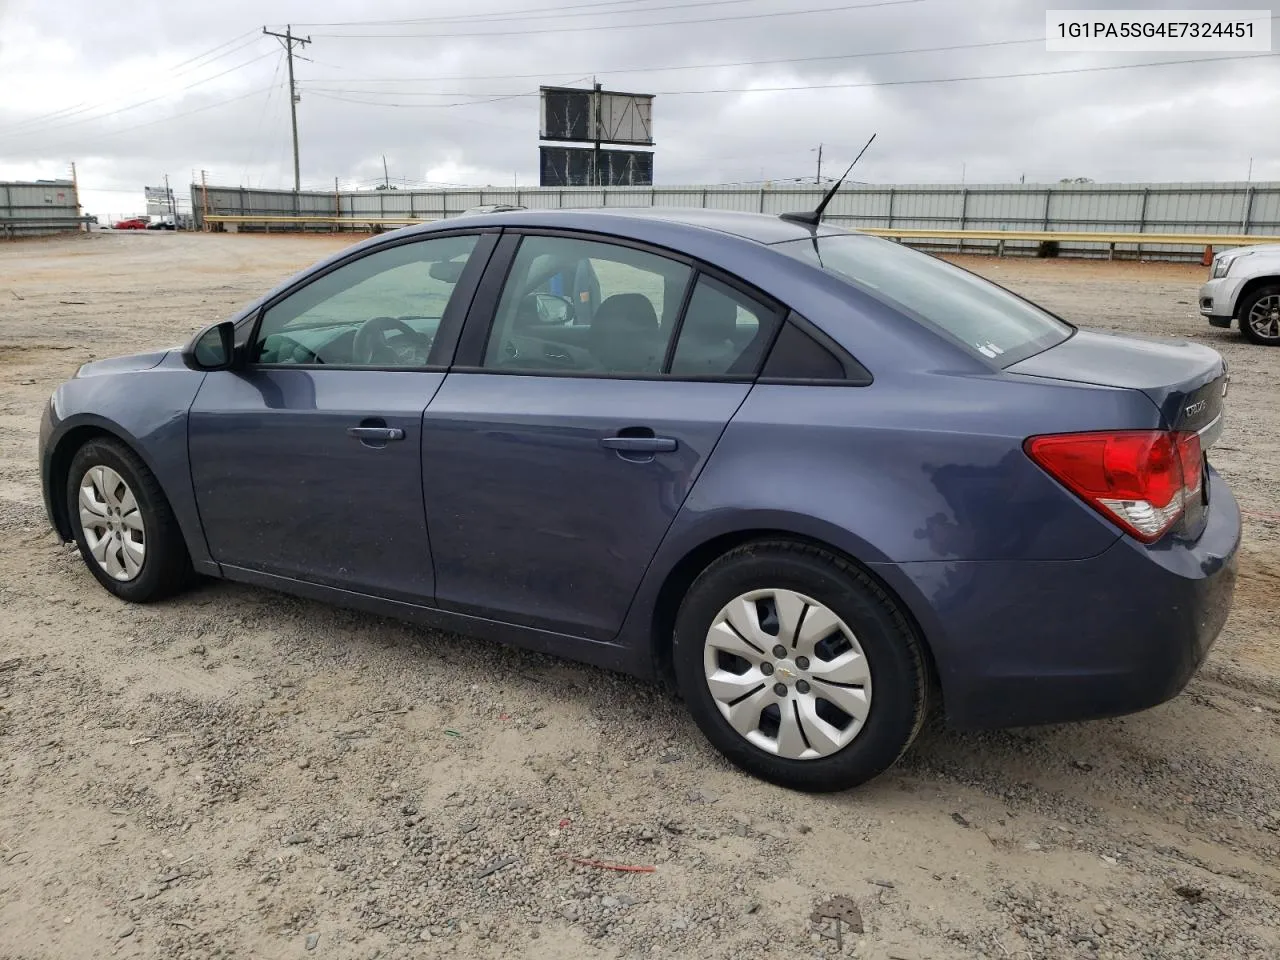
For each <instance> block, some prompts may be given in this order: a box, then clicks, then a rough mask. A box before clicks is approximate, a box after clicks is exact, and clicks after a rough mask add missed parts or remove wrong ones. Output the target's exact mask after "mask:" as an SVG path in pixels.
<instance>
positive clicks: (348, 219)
mask: <svg viewBox="0 0 1280 960" xmlns="http://www.w3.org/2000/svg"><path fill="white" fill-rule="evenodd" d="M203 219H204V221H205V223H227V224H240V223H261V224H263V225H264V226H266V227H267V229H270V228H271V226H272V225H273V224H275V225H280V226H299V227H305V226H306V225H307V224H309V223H314V224H328V225H330V226H349V227H363V226H369V227H373V226H385V225H391V224H394V225H395V226H400V227H404V226H408V225H410V224H414V223H430V222H431V221H433V220H436V219H438V218H437V217H377V216H373V217H362V216H358V215H355V214H352V215H350V216H343V217H336V216H319V215H318V216H306V215H298V216H280V215H276V214H262V215H260V216H254V215H253V214H240V213H238V214H214V213H211V214H209V215H208V216H206V217H204V218H203Z"/></svg>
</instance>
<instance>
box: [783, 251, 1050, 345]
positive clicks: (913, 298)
mask: <svg viewBox="0 0 1280 960" xmlns="http://www.w3.org/2000/svg"><path fill="white" fill-rule="evenodd" d="M774 248H775V249H777V250H781V251H783V252H784V253H787V254H789V255H791V256H793V257H796V258H797V259H800V260H806V261H808V262H809V263H813V264H816V265H818V266H820V267H822V268H823V269H825V270H828V271H830V272H831V273H835V274H838V275H839V276H841V277H844V278H845V279H847V280H850V281H852V283H853V284H854V286H856V287H858V288H859V289H861V290H864V291H865V292H867V293H868V294H870V295H871V296H873V297H875V298H876V299H877V300H881V301H883V302H884V303H887V304H888V305H889V306H891V307H894V308H896V309H898V310H901V311H902V312H903V313H905V314H907V315H908V316H910V317H912V318H913V319H915V320H918V321H921V322H923V323H926V324H930V325H932V326H935V327H937V328H938V329H940V330H942V331H944V332H945V333H947V334H949V335H950V336H951V337H953V338H954V339H956V340H959V341H960V342H961V343H962V344H964V345H965V346H966V347H968V348H969V349H971V350H973V351H974V352H975V353H977V354H980V355H981V356H983V357H986V358H987V359H988V360H990V361H992V362H994V363H996V364H998V365H1000V366H1002V367H1006V366H1008V365H1009V364H1012V363H1017V362H1018V361H1019V360H1025V359H1026V358H1027V357H1029V356H1031V355H1033V354H1036V353H1039V352H1040V351H1042V350H1047V349H1048V348H1049V347H1052V346H1053V345H1055V344H1057V343H1061V342H1062V341H1063V340H1065V339H1067V337H1069V336H1070V335H1071V332H1072V328H1071V327H1070V326H1068V325H1067V324H1065V323H1063V322H1062V321H1061V320H1058V319H1057V318H1055V317H1053V316H1052V315H1050V314H1048V313H1045V312H1044V311H1043V310H1041V309H1040V308H1039V307H1035V306H1033V305H1031V304H1029V303H1027V302H1026V301H1025V300H1021V299H1019V298H1018V297H1015V296H1014V295H1013V294H1011V293H1009V291H1007V290H1005V289H1003V288H1001V287H998V286H996V285H995V284H994V283H990V282H988V281H986V280H983V279H982V278H981V277H978V276H975V275H974V274H972V273H969V272H968V271H965V270H961V269H960V268H959V267H954V266H952V265H951V264H949V263H947V262H946V261H945V260H939V259H938V258H937V257H931V256H929V255H928V254H924V253H919V252H917V251H915V250H912V249H911V248H910V247H904V246H902V245H901V244H898V243H893V242H891V241H889V240H882V239H880V238H879V237H869V236H865V235H863V236H858V235H855V234H837V235H834V236H827V237H815V238H813V239H807V240H791V241H788V242H786V243H779V244H775V245H774Z"/></svg>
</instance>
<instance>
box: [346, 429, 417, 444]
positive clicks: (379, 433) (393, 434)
mask: <svg viewBox="0 0 1280 960" xmlns="http://www.w3.org/2000/svg"><path fill="white" fill-rule="evenodd" d="M347 436H349V437H355V438H356V439H357V440H359V441H360V442H362V443H368V442H369V441H373V442H375V443H386V442H387V441H388V440H403V439H404V431H403V430H401V429H400V428H399V427H347Z"/></svg>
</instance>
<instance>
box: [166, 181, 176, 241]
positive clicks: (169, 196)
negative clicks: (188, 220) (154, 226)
mask: <svg viewBox="0 0 1280 960" xmlns="http://www.w3.org/2000/svg"><path fill="white" fill-rule="evenodd" d="M164 195H165V198H166V199H167V200H168V201H169V216H171V217H172V218H173V229H174V230H177V229H178V208H177V207H176V206H175V205H174V202H173V191H172V190H170V189H169V175H168V174H167V173H166V174H165V175H164Z"/></svg>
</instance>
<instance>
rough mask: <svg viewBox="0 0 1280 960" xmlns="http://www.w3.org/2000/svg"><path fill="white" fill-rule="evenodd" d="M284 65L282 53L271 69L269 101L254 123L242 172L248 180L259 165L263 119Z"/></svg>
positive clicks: (268, 89) (269, 106)
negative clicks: (247, 162)
mask: <svg viewBox="0 0 1280 960" xmlns="http://www.w3.org/2000/svg"><path fill="white" fill-rule="evenodd" d="M283 66H284V54H283V53H282V54H281V55H280V59H279V60H277V61H276V68H275V70H273V71H271V83H270V85H268V87H267V102H266V103H265V104H263V106H262V112H261V113H259V114H258V122H257V123H256V124H254V128H253V137H252V138H251V140H252V143H253V147H252V149H251V151H250V154H249V164H248V166H246V167H245V168H244V172H243V174H242V177H243V179H246V180H247V179H248V177H249V168H250V167H256V166H257V165H258V154H259V148H260V147H261V145H262V142H263V141H262V140H260V139H259V136H260V135H261V133H262V124H263V121H264V120H265V119H266V117H267V114H269V113H270V112H271V98H272V97H273V96H275V92H276V90H277V89H278V83H277V81H278V80H279V78H280V68H281V67H283Z"/></svg>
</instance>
